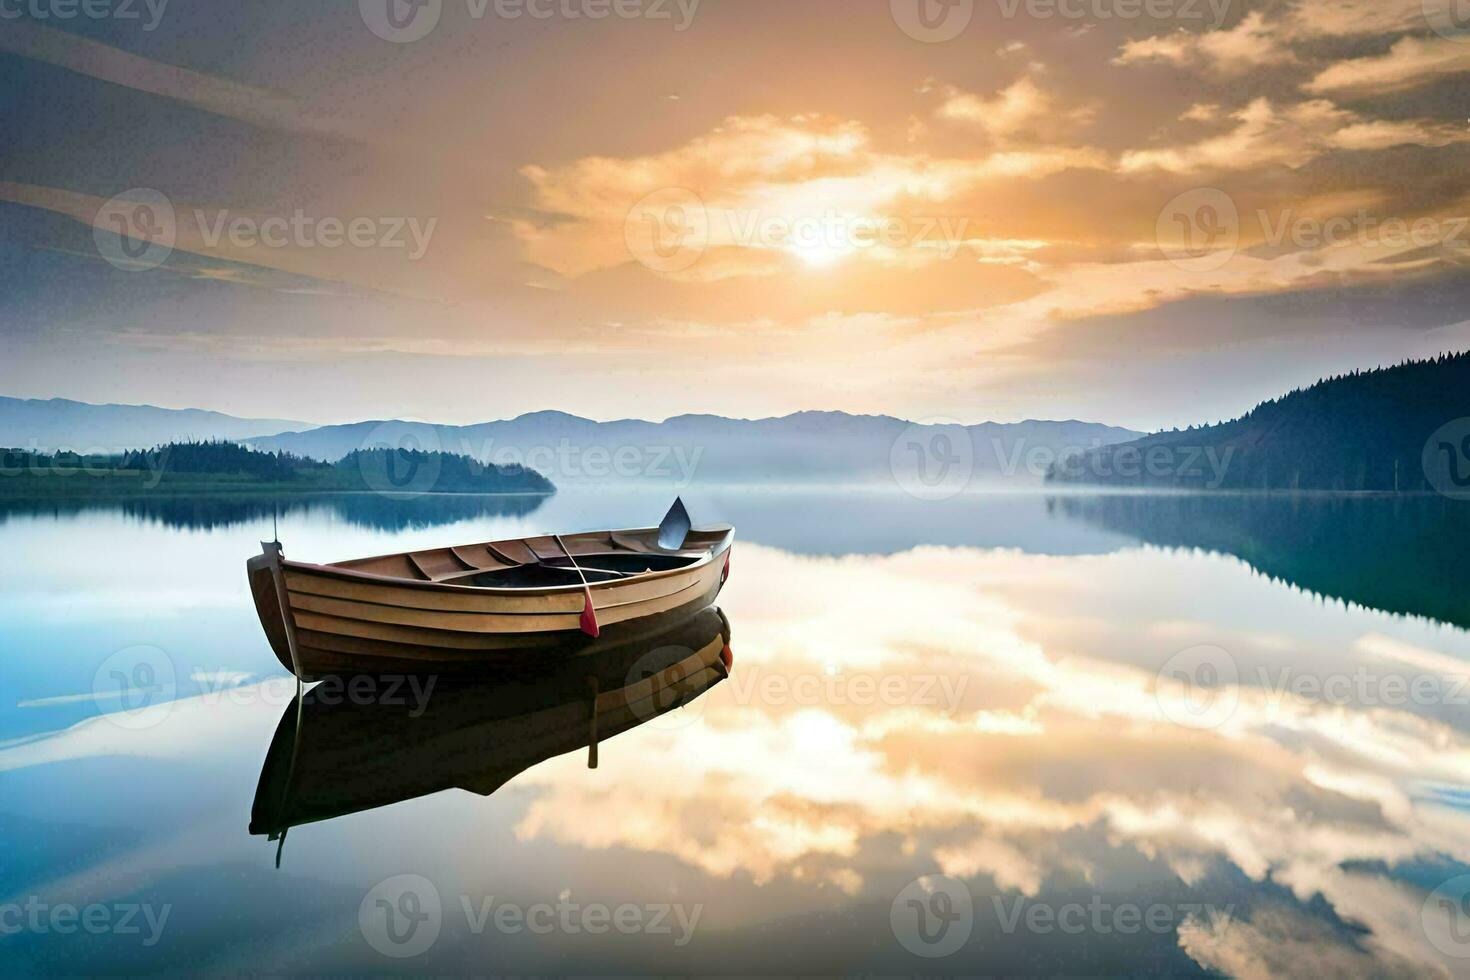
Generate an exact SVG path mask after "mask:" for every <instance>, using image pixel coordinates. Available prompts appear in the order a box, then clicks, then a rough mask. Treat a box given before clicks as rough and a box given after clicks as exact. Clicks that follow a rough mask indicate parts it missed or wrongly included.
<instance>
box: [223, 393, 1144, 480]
mask: <svg viewBox="0 0 1470 980" xmlns="http://www.w3.org/2000/svg"><path fill="white" fill-rule="evenodd" d="M1140 435H1142V433H1139V432H1135V431H1132V430H1129V429H1120V428H1115V427H1112V426H1106V425H1098V424H1093V423H1088V422H1076V421H1068V422H1037V421H1032V422H1019V423H1014V424H999V423H984V424H980V425H974V426H968V427H964V426H959V425H914V424H911V423H909V422H906V421H904V420H902V419H897V418H892V417H888V416H867V415H864V416H858V415H848V414H846V413H842V412H801V413H798V414H795V415H788V416H785V417H783V418H769V419H757V420H744V419H729V418H724V417H721V416H716V415H683V416H678V417H676V418H671V419H669V420H667V421H665V422H645V421H638V420H624V421H617V422H595V421H592V420H590V419H584V418H579V417H578V416H575V415H568V414H565V413H563V412H536V413H533V414H529V415H523V416H521V417H519V418H516V419H510V420H506V421H498V422H486V423H482V424H478V425H467V426H437V425H430V424H427V423H417V422H401V421H386V422H360V423H356V424H353V425H332V426H323V427H321V428H317V429H312V430H310V431H306V432H291V433H284V434H281V435H276V436H272V437H270V438H256V439H252V440H250V443H251V445H253V446H255V447H257V448H260V449H268V450H285V451H287V452H290V453H294V454H296V455H300V456H308V457H312V458H316V459H321V460H328V461H335V460H337V459H340V458H342V457H343V456H345V455H347V454H348V453H350V452H353V451H355V450H358V449H363V448H376V447H384V446H388V447H396V448H400V449H411V450H428V451H443V452H451V453H458V454H463V455H467V456H472V457H474V458H476V459H479V460H481V461H484V462H489V463H499V464H512V463H521V464H523V465H526V466H529V467H531V468H533V469H535V470H538V471H539V472H541V473H543V474H545V475H546V476H547V477H549V478H550V479H551V480H552V481H554V482H555V483H557V484H565V483H576V482H599V481H607V480H645V481H670V480H672V481H675V482H680V483H685V484H688V483H693V482H696V481H698V482H715V483H813V482H831V481H842V482H864V483H875V482H876V483H886V484H888V485H890V486H891V485H893V483H894V481H895V480H897V481H898V482H899V484H900V485H901V486H913V487H916V488H918V490H919V492H924V491H925V490H926V489H929V488H934V487H941V488H942V487H954V486H958V485H963V484H967V483H968V482H969V480H970V479H971V478H973V479H976V480H995V479H1015V480H1018V481H1039V480H1040V479H1041V478H1042V476H1043V475H1044V474H1045V473H1046V471H1047V468H1048V467H1049V466H1050V464H1051V463H1052V462H1054V461H1055V460H1056V459H1058V458H1060V457H1061V456H1062V455H1065V454H1067V453H1069V452H1071V453H1075V452H1080V451H1085V450H1088V449H1092V448H1095V447H1099V446H1106V445H1111V444H1113V443H1117V442H1126V441H1129V440H1133V439H1137V438H1138V437H1139V436H1140Z"/></svg>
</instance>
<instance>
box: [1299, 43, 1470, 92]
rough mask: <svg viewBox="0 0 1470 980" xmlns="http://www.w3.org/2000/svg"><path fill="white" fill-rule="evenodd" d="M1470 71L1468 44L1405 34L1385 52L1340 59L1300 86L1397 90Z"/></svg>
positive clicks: (1322, 89) (1330, 89) (1321, 89)
mask: <svg viewBox="0 0 1470 980" xmlns="http://www.w3.org/2000/svg"><path fill="white" fill-rule="evenodd" d="M1465 71H1470V44H1465V43H1463V42H1462V41H1455V40H1450V39H1449V38H1442V37H1437V38H1431V39H1427V40H1421V39H1419V38H1413V37H1406V38H1403V39H1401V40H1400V41H1398V42H1397V43H1396V44H1394V46H1393V47H1392V48H1390V49H1389V51H1388V53H1387V54H1382V55H1374V56H1371V57H1366V58H1353V59H1350V60H1348V61H1339V62H1337V63H1336V64H1334V65H1332V66H1330V67H1328V68H1325V69H1323V70H1322V71H1321V72H1319V73H1318V74H1317V76H1316V77H1315V78H1313V79H1312V80H1311V81H1309V82H1307V83H1306V84H1305V85H1303V86H1302V87H1303V88H1304V89H1306V90H1307V91H1308V92H1312V93H1315V94H1319V95H1320V94H1325V93H1329V92H1350V93H1353V94H1355V95H1364V94H1379V93H1384V92H1396V91H1401V90H1403V89H1408V88H1413V87H1415V86H1418V85H1423V84H1425V83H1427V82H1430V81H1433V80H1434V79H1436V78H1438V77H1440V76H1442V75H1453V74H1458V73H1460V72H1465Z"/></svg>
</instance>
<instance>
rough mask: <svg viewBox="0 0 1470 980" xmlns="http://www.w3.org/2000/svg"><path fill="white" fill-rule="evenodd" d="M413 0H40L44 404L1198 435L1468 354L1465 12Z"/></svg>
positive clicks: (1363, 1)
mask: <svg viewBox="0 0 1470 980" xmlns="http://www.w3.org/2000/svg"><path fill="white" fill-rule="evenodd" d="M389 2H390V0H362V2H361V3H357V2H346V0H344V2H332V3H299V2H296V3H292V2H252V3H244V4H234V3H217V2H216V3H204V2H199V0H172V2H166V3H165V2H163V0H153V2H152V3H145V2H143V0H136V2H133V3H130V4H128V8H130V9H128V11H127V13H128V14H129V16H118V15H120V14H121V13H122V10H121V9H119V7H120V5H121V0H92V5H93V7H94V8H95V9H96V10H98V11H109V10H110V11H111V13H112V14H114V16H108V17H92V16H86V15H82V14H78V13H76V12H75V8H73V7H72V6H71V5H70V4H68V3H67V2H66V0H3V2H0V336H3V343H4V350H5V356H4V357H3V358H0V394H5V395H12V396H22V397H52V396H62V397H70V398H76V399H80V400H85V401H96V402H102V401H116V402H127V403H150V404H156V405H163V406H168V407H201V408H211V409H216V410H220V411H226V412H230V413H233V414H237V415H253V416H270V417H284V418H295V419H302V420H305V421H309V422H340V421H352V420H357V419H363V418H386V417H415V418H424V419H432V420H435V421H445V422H473V421H481V420H487V419H493V418H502V417H509V416H514V415H518V414H521V413H523V412H527V411H534V410H540V409H548V408H552V409H560V410H564V411H569V412H574V413H578V414H583V415H587V416H591V417H595V418H602V419H608V418H621V417H628V416H634V417H642V418H655V419H657V418H663V417H666V416H669V415H675V414H681V413H687V412H712V413H720V414H725V415H733V416H742V417H759V416H768V415H779V414H785V413H788V412H793V411H799V410H804V409H840V410H845V411H850V412H860V413H882V414H892V415H899V416H903V417H908V418H916V419H920V418H934V417H943V418H953V419H959V420H961V421H965V422H976V421H981V420H986V419H993V420H997V421H1014V420H1019V419H1024V418H1082V419H1087V420H1092V421H1099V422H1107V423H1111V424H1116V425H1126V426H1132V427H1136V428H1157V427H1166V426H1172V425H1184V424H1188V423H1191V422H1197V421H1214V420H1216V419H1219V418H1223V417H1229V416H1232V415H1235V414H1238V413H1239V412H1241V411H1243V410H1246V409H1248V408H1249V407H1251V405H1253V404H1254V403H1255V402H1257V401H1259V400H1261V399H1263V398H1266V397H1271V396H1273V395H1275V394H1278V393H1280V392H1281V391H1283V390H1285V389H1288V388H1290V387H1293V386H1295V385H1298V384H1302V383H1307V382H1310V381H1312V380H1315V379H1316V378H1317V377H1319V376H1321V375H1324V374H1329V373H1334V372H1338V371H1342V370H1350V369H1353V368H1356V367H1369V366H1373V365H1377V364H1380V363H1389V362H1393V361H1397V360H1401V359H1403V358H1404V357H1407V356H1418V355H1426V354H1433V353H1437V352H1439V351H1443V350H1451V349H1464V348H1466V347H1470V313H1467V312H1466V311H1467V310H1470V266H1467V258H1470V222H1467V218H1466V216H1470V179H1467V174H1470V169H1467V164H1470V119H1467V117H1470V84H1467V81H1470V22H1467V23H1466V24H1464V25H1459V24H1457V23H1456V21H1455V19H1454V17H1453V15H1454V13H1455V12H1456V11H1455V9H1454V8H1455V0H1282V2H1264V3H1241V2H1239V0H1236V2H1230V0H973V2H967V0H952V2H949V3H944V2H940V0H893V2H892V3H890V2H889V0H779V2H778V0H700V2H697V3H696V2H695V0H683V2H682V3H681V2H679V0H499V2H498V3H497V2H496V0H489V2H488V6H487V5H486V4H482V3H480V2H479V0H429V2H428V3H426V4H425V5H423V6H417V7H416V6H412V5H409V4H406V3H402V2H401V0H391V2H393V3H394V4H395V7H396V10H389V9H386V8H387V4H388V3H389ZM390 14H394V15H395V16H392V17H390ZM545 14H550V16H542V15H545ZM572 14H576V15H577V16H570V15H572ZM600 14H605V15H606V16H597V15H600ZM132 15H136V17H134V16H132ZM509 15H516V16H509ZM1462 26H1463V27H1464V32H1463V33H1462V32H1461V31H1460V27H1462ZM420 35H421V36H420ZM128 192H131V193H130V196H128V197H126V198H125V199H123V200H122V201H120V202H113V203H110V204H109V201H111V199H113V198H115V197H116V196H118V195H124V194H125V193H128ZM140 204H144V205H146V207H145V208H142V209H140V207H139V205H140ZM118 221H121V224H118V223H117V222H118ZM94 226H96V227H95V228H94ZM116 229H126V230H128V231H131V232H132V234H131V235H124V237H119V236H118V234H116V231H115V230H116ZM231 229H234V231H233V232H232V231H231ZM348 229H354V230H353V232H352V234H350V235H349V234H348ZM349 239H350V240H349ZM150 243H153V244H154V247H151V248H150V247H146V246H149V244H150ZM170 243H171V246H172V250H171V251H170V250H169V248H168V245H169V244H170ZM160 261H161V264H159V263H160Z"/></svg>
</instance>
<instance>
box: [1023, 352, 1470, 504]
mask: <svg viewBox="0 0 1470 980" xmlns="http://www.w3.org/2000/svg"><path fill="white" fill-rule="evenodd" d="M1047 480H1048V482H1050V483H1054V484H1069V483H1070V484H1095V485H1106V486H1122V487H1147V488H1177V489H1189V490H1198V489H1208V490H1327V491H1390V492H1391V491H1395V490H1397V491H1400V492H1411V491H1429V490H1438V491H1441V492H1444V493H1446V494H1449V495H1451V496H1470V352H1466V353H1460V354H1446V355H1442V356H1440V357H1438V358H1435V359H1432V360H1424V361H1407V362H1405V363H1403V364H1399V365H1397V366H1394V367H1390V368H1379V369H1377V370H1372V371H1355V372H1353V373H1352V374H1348V375H1343V376H1341V377H1336V378H1331V379H1328V380H1324V381H1320V382H1318V383H1317V384H1315V385H1312V386H1311V387H1310V388H1303V389H1298V390H1296V391H1293V392H1291V393H1290V394H1288V395H1285V396H1283V397H1281V398H1278V399H1275V400H1273V401H1269V402H1266V403H1264V404H1262V405H1259V406H1257V407H1256V408H1255V409H1254V410H1252V411H1251V412H1249V413H1248V414H1246V415H1243V416H1241V417H1240V418H1238V419H1235V420H1234V421H1231V422H1225V423H1222V424H1219V425H1207V426H1202V427H1197V428H1191V429H1187V430H1183V431H1179V430H1175V431H1172V432H1160V433H1157V434H1155V435H1151V436H1146V437H1144V438H1142V439H1139V440H1136V441H1134V442H1127V443H1121V444H1117V445H1109V446H1105V447H1100V448H1097V449H1094V450H1091V451H1088V452H1085V453H1079V454H1077V455H1075V456H1073V457H1072V458H1070V459H1068V460H1066V461H1065V462H1063V463H1060V464H1059V465H1057V466H1056V467H1054V468H1053V469H1052V471H1051V472H1050V473H1049V474H1048V476H1047Z"/></svg>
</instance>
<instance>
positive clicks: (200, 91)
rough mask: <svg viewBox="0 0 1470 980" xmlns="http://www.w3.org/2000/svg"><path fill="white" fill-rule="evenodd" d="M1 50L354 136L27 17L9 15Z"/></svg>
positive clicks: (283, 100)
mask: <svg viewBox="0 0 1470 980" xmlns="http://www.w3.org/2000/svg"><path fill="white" fill-rule="evenodd" d="M0 52H3V53H7V54H13V55H19V56H20V57H22V58H30V59H33V60H35V61H42V62H46V63H48V64H52V65H56V66H58V67H61V68H65V69H67V70H68V71H73V72H76V73H78V74H81V75H88V76H90V77H92V78H96V79H99V80H101V81H104V82H110V83H112V84H114V85H122V86H126V87H127V88H131V89H135V90H137V91H140V92H146V93H148V94H150V95H157V96H162V97H164V98H168V99H173V100H175V101H177V102H182V103H184V104H186V105H192V106H196V107H198V108H200V109H204V110H206V111H208V112H212V113H215V114H217V115H221V116H228V117H230V118H233V119H241V120H244V121H246V122H249V123H253V124H255V125H258V126H263V127H267V128H271V129H281V130H287V131H291V132H297V133H303V134H311V135H316V136H326V137H333V138H339V139H348V140H355V139H356V136H355V135H354V134H353V133H351V132H349V131H348V130H347V129H346V128H344V127H343V126H342V125H341V123H340V121H338V120H336V119H332V118H328V117H324V116H321V115H318V114H316V113H312V112H309V111H307V110H306V109H305V108H303V107H302V106H301V105H300V104H299V103H297V102H296V100H294V99H292V98H290V97H289V96H286V95H282V94H280V93H277V92H270V91H267V90H265V89H261V88H256V87H254V86H251V85H244V84H241V83H240V82H234V81H230V80H229V79H226V78H220V77H218V76H216V75H207V74H205V73H203V72H197V71H191V70H190V69H188V68H180V67H178V66H177V65H168V64H164V63H162V62H158V61H153V60H151V59H149V58H143V57H140V56H138V55H135V54H130V53H128V52H126V51H123V50H121V49H119V48H114V47H111V46H109V45H106V44H101V43H99V42H97V41H89V40H87V39H86V38H82V37H78V36H77V35H75V34H71V33H68V32H66V31H59V30H54V29H52V28H49V27H43V26H41V25H40V24H36V23H34V22H32V21H30V20H28V19H27V18H21V19H19V20H6V21H5V28H4V30H0Z"/></svg>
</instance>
